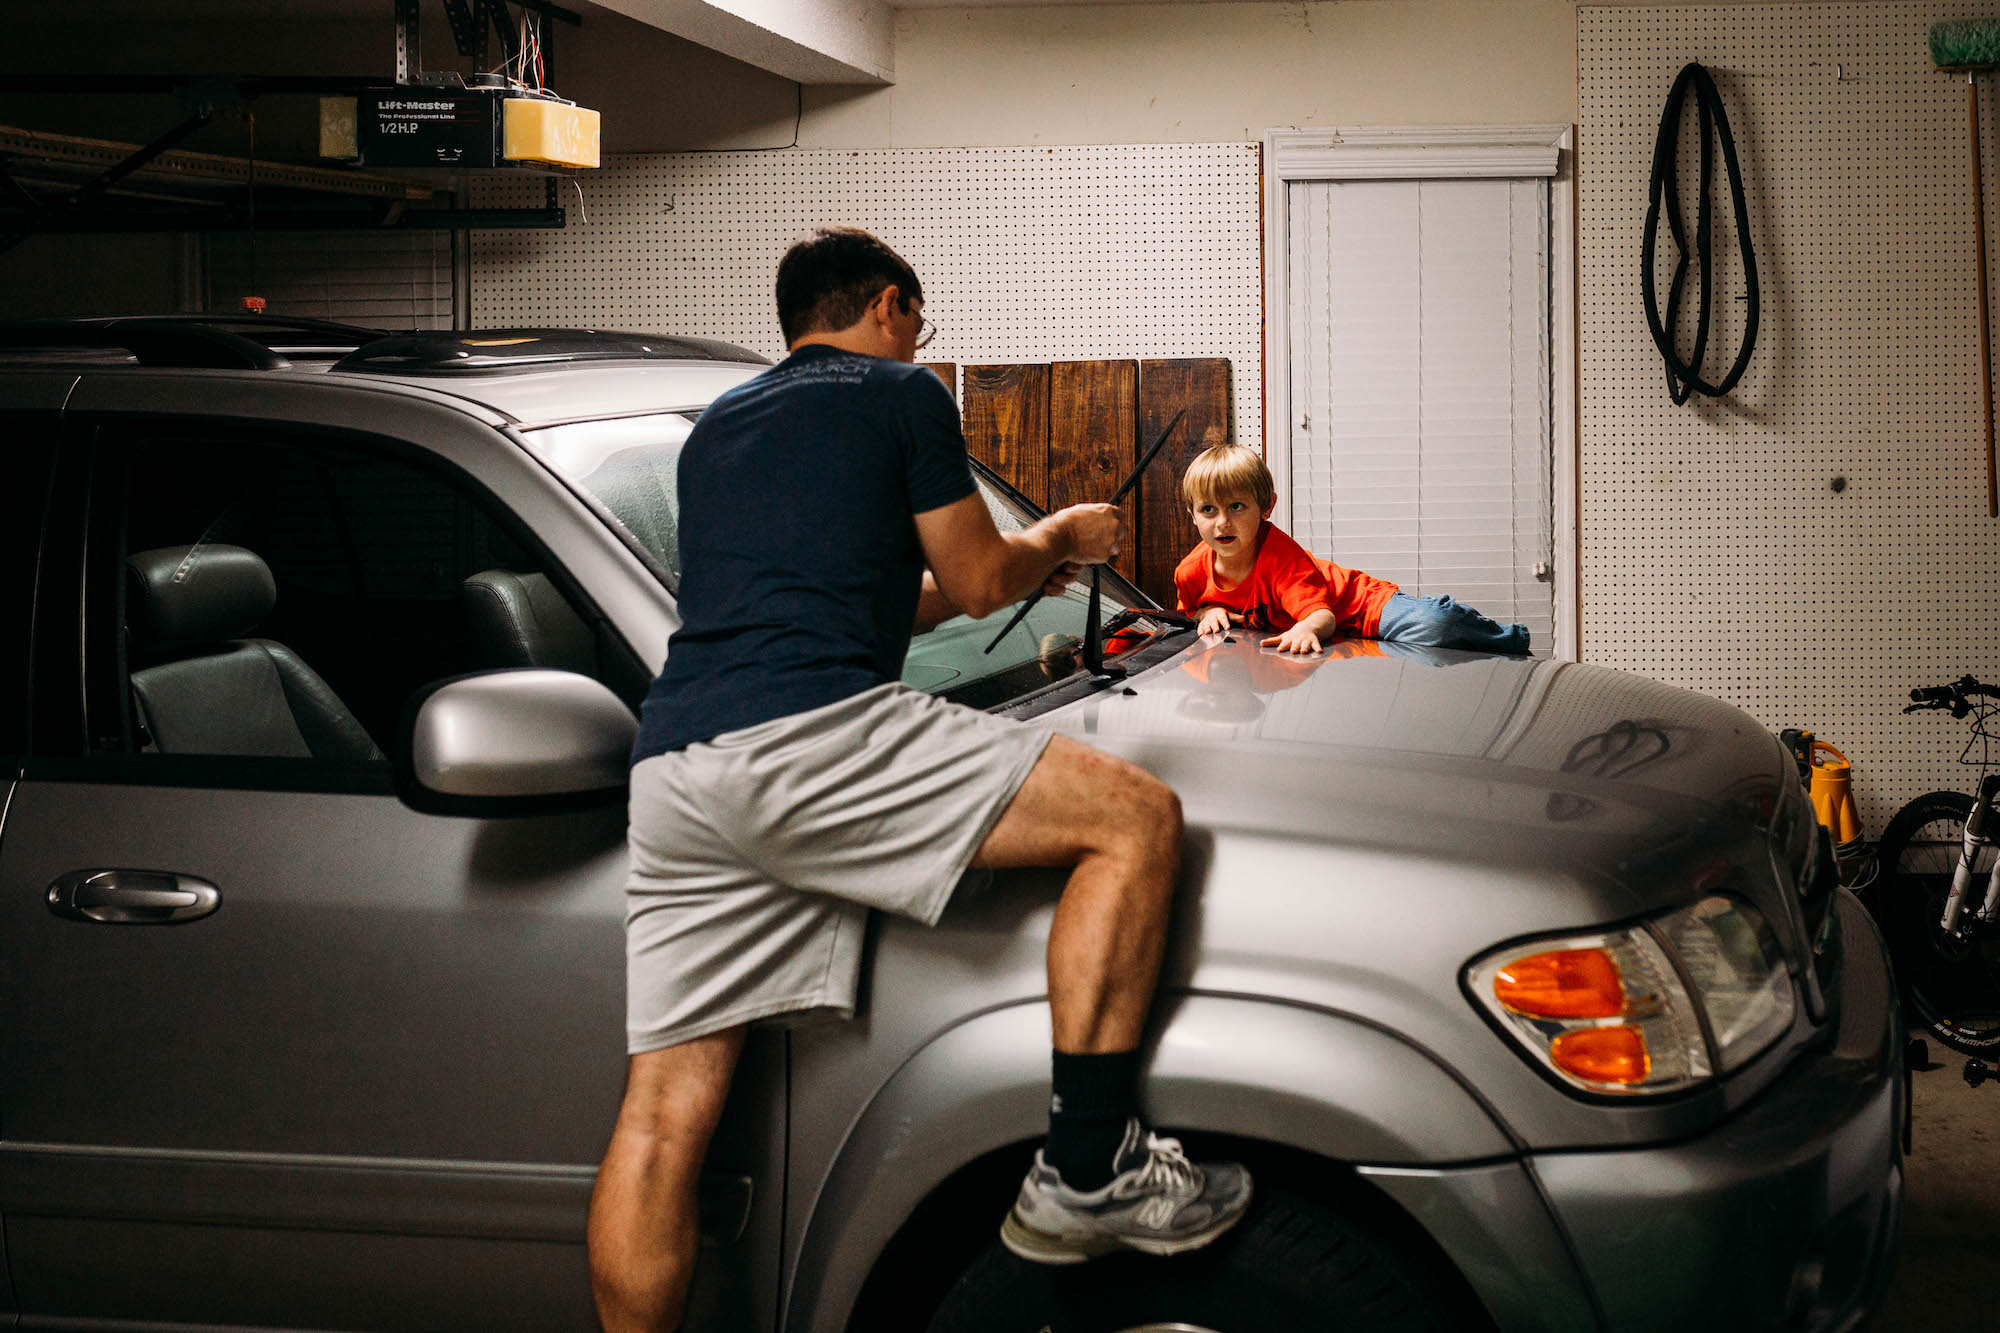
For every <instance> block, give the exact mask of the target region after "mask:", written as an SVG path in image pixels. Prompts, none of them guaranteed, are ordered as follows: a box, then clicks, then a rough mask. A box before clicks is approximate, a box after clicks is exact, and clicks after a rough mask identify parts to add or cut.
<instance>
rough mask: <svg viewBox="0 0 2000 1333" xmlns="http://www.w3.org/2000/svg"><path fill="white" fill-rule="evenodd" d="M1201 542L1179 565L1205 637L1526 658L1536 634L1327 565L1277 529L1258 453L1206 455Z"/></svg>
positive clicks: (1194, 510)
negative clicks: (1333, 641)
mask: <svg viewBox="0 0 2000 1333" xmlns="http://www.w3.org/2000/svg"><path fill="white" fill-rule="evenodd" d="M1181 498H1182V499H1183V500H1184V501H1185V502H1186V503H1187V507H1188V512H1189V513H1190V514H1191V515H1192V516H1193V518H1194V530H1195V533H1196V534H1197V535H1198V536H1199V537H1200V538H1201V545H1199V546H1197V547H1195V548H1194V550H1192V551H1190V552H1188V554H1187V557H1186V558H1185V559H1183V560H1182V561H1181V562H1180V564H1179V565H1178V566H1177V567H1176V568H1175V569H1174V591H1175V593H1176V595H1177V596H1178V598H1179V601H1180V609H1181V612H1182V614H1184V615H1198V616H1199V618H1200V619H1199V622H1198V625H1199V629H1200V632H1201V633H1203V634H1219V633H1221V632H1222V631H1223V630H1225V629H1227V628H1228V627H1229V626H1231V625H1248V626H1251V627H1257V628H1264V629H1271V630H1276V631H1277V633H1275V634H1273V635H1272V636H1271V637H1270V638H1267V639H1264V640H1263V641H1262V642H1263V644H1264V646H1265V647H1267V648H1276V649H1277V650H1278V651H1279V652H1282V653H1316V652H1318V651H1320V649H1321V647H1322V645H1323V643H1324V641H1325V640H1326V639H1327V638H1328V637H1330V636H1331V635H1333V634H1334V633H1343V634H1353V635H1359V636H1361V637H1362V638H1369V639H1381V640H1383V641H1385V642H1390V643H1410V644H1419V645H1423V646H1426V647H1432V648H1471V649H1475V650H1477V651H1480V652H1490V653H1525V652H1527V651H1528V628H1527V626H1525V625H1501V624H1499V623H1497V622H1495V621H1493V620H1489V619H1488V618H1487V617H1485V616H1483V615H1481V614H1480V613H1479V612H1477V611H1475V610H1473V609H1472V608H1471V607H1469V606H1465V605H1462V604H1461V603H1459V602H1456V601H1454V600H1452V598H1451V597H1449V596H1441V597H1411V596H1409V595H1408V594H1406V593H1404V592H1401V591H1399V590H1398V589H1397V587H1396V585H1395V584H1393V583H1389V582H1387V581H1385V580H1383V579H1378V578H1374V577H1372V576H1370V575H1368V574H1364V573H1362V572H1361V571H1360V570H1358V569H1343V568H1341V567H1340V566H1339V565H1336V564H1332V563H1330V562H1328V561H1325V560H1322V559H1320V558H1319V557H1318V556H1316V555H1314V554H1312V553H1311V552H1310V551H1307V550H1306V549H1305V548H1304V547H1303V546H1300V545H1299V544H1298V543H1297V542H1295V541H1293V540H1292V539H1291V537H1290V536H1288V535H1287V534H1286V533H1285V532H1283V531H1282V530H1280V529H1279V528H1277V527H1275V526H1273V525H1272V523H1271V507H1272V506H1273V505H1274V504H1275V503H1276V502H1277V487H1276V484H1275V483H1274V482H1273V481H1272V480H1271V470H1270V469H1269V468H1267V467H1265V466H1264V460H1263V459H1262V458H1261V457H1260V456H1258V454H1257V452H1256V451H1255V450H1254V449H1246V448H1244V447H1243V446H1242V445H1240V444H1224V445H1218V446H1216V447H1215V448H1213V449H1208V450H1204V451H1203V452H1202V453H1201V454H1199V455H1197V456H1196V457H1195V460H1194V462H1193V463H1191V464H1189V465H1188V470H1187V475H1186V476H1185V477H1183V478H1182V479H1181Z"/></svg>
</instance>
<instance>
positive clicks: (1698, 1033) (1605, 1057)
mask: <svg viewBox="0 0 2000 1333" xmlns="http://www.w3.org/2000/svg"><path fill="white" fill-rule="evenodd" d="M1466 983H1467V985H1468V986H1469V988H1470V989H1471V991H1472V994H1473V996H1474V998H1476V999H1477V1000H1478V1001H1479V1002H1480V1004H1481V1005H1483V1006H1484V1007H1485V1008H1486V1009H1487V1010H1488V1011H1489V1012H1490V1013H1491V1014H1492V1015H1493V1016H1494V1017H1495V1018H1496V1019H1497V1020H1498V1021H1499V1023H1500V1026H1501V1028H1502V1029H1503V1030H1504V1031H1506V1032H1507V1033H1508V1034H1509V1035H1511V1036H1512V1037H1513V1038H1514V1039H1515V1040H1516V1041H1517V1042H1518V1043H1519V1044H1520V1045H1521V1047H1522V1048H1523V1049H1524V1050H1526V1051H1527V1053H1528V1054H1529V1055H1530V1056H1532V1057H1533V1058H1534V1059H1535V1060H1536V1061H1538V1062H1539V1063H1540V1064H1542V1065H1543V1066H1544V1067H1545V1068H1547V1069H1548V1070H1550V1071H1551V1072H1552V1073H1554V1074H1555V1075H1556V1076H1557V1077H1558V1078H1560V1079H1561V1080H1562V1081H1563V1082H1565V1083H1567V1084H1569V1085H1570V1086H1571V1087H1575V1088H1581V1089H1583V1090H1584V1091H1586V1092H1598V1093H1611V1094H1614V1095H1622V1096H1632V1095H1649V1094H1657V1093H1665V1092H1678V1091H1680V1090H1681V1089H1684V1088H1690V1087H1693V1086H1695V1085H1696V1084H1698V1083H1701V1082H1703V1081H1704V1080H1706V1079H1709V1078H1711V1077H1713V1076H1714V1074H1715V1073H1716V1072H1718V1071H1719V1072H1722V1073H1728V1072H1729V1071H1730V1070H1732V1069H1736V1068H1739V1067H1741V1066H1742V1065H1744V1064H1746V1063H1748V1062H1749V1061H1750V1060H1751V1059H1752V1058H1753V1057H1755V1056H1756V1055H1757V1054H1758V1053H1759V1052H1760V1051H1762V1050H1763V1049H1764V1048H1765V1047H1766V1046H1768V1045H1769V1044H1770V1043H1771V1042H1773V1041H1775V1040H1776V1039H1777V1038H1778V1036H1779V1035H1780V1034H1781V1033H1783V1032H1784V1031H1785V1029H1786V1028H1788V1027H1790V1026H1791V1022H1792V1012H1793V1007H1794V1005H1795V1003H1796V1001H1795V998H1794V991H1793V987H1792V983H1791V975H1790V973H1789V972H1788V971H1787V970H1786V968H1785V965H1784V961H1783V957H1782V955H1781V953H1780V952H1779V949H1778V946H1777V942H1776V940H1775V939H1774V937H1773V936H1772V934H1771V930H1770V927H1769V926H1768V925H1767V924H1766V922H1765V920H1764V918H1763V916H1762V915H1761V914H1759V913H1758V911H1757V910H1756V909H1755V908H1753V907H1751V906H1749V905H1748V904H1747V903H1743V902H1739V901H1737V900H1736V899H1734V898H1726V897H1722V896H1720V895H1712V896H1709V897H1706V898H1703V899H1701V900H1700V901H1699V902H1697V903H1695V904H1694V905H1693V906H1692V907H1686V908H1682V909H1681V910H1679V911H1676V912H1671V913H1668V914H1667V915H1665V916H1662V917H1657V918H1655V919H1653V920H1651V921H1648V922H1645V923H1643V924H1641V925H1637V926H1633V927H1630V928H1629V929H1625V930H1614V931H1604V932H1601V933H1597V934H1587V935H1569V936H1563V937H1561V938H1556V939H1544V940H1536V941H1532V942H1529V943H1523V944H1515V945H1510V946H1509V947H1507V948H1504V949H1499V950H1495V951H1494V952H1493V953H1490V954H1488V955H1486V956H1485V957H1484V958H1481V959H1478V960H1475V961H1474V962H1473V963H1472V964H1471V965H1470V967H1468V968H1467V970H1466Z"/></svg>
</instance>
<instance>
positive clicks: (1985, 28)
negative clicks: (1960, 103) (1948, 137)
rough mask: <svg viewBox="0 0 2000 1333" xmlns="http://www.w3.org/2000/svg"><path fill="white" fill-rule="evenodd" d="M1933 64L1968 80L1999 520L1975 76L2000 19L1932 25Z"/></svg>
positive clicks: (1989, 480) (1984, 403) (1998, 61)
mask: <svg viewBox="0 0 2000 1333" xmlns="http://www.w3.org/2000/svg"><path fill="white" fill-rule="evenodd" d="M1930 41H1931V61H1932V63H1933V64H1935V65H1936V66H1937V67H1938V68H1939V69H1942V70H1948V71H1950V72H1951V73H1954V74H1963V75H1965V104H1966V106H1967V107H1968V108H1969V114H1970V116H1971V120H1972V221H1973V232H1974V236H1975V237H1976V238H1977V243H1978V248H1979V380H1980V384H1981V385H1982V386H1983V388H1984V392H1982V393H1981V394H1980V395H1979V405H1980V409H1981V411H1983V412H1984V413H1985V417H1986V515H1987V517H1988V518H1994V517H2000V487H1996V485H1995V481H1994V474H1993V354H1992V337H1993V335H1992V331H1991V328H1990V327H1989V323H1988V319H1987V314H1986V204H1985V199H1984V196H1983V195H1982V193H1981V191H1982V188H1983V186H1982V184H1981V181H1980V177H1979V89H1978V87H1977V85H1975V84H1974V83H1973V81H1972V76H1973V75H1975V74H1977V73H1978V72H1979V71H1981V70H1987V69H1993V68H1995V67H1996V66H2000V19H1946V20H1945V21H1944V22H1942V23H1933V24H1931V32H1930Z"/></svg>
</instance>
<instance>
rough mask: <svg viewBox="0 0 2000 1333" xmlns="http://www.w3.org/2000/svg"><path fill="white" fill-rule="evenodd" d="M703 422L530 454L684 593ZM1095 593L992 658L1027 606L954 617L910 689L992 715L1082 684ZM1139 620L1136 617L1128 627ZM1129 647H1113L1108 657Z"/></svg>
mask: <svg viewBox="0 0 2000 1333" xmlns="http://www.w3.org/2000/svg"><path fill="white" fill-rule="evenodd" d="M699 413H700V409H699V408H690V409H688V410H687V411H684V412H669V413H660V414H656V415H650V416H640V417H620V418H617V419H615V420H608V421H580V422H572V423H570V424H568V425H561V426H547V427H544V428H542V429H540V430H532V431H527V432H524V434H523V438H524V439H525V440H526V441H527V443H528V446H529V448H531V449H533V450H534V451H535V452H536V453H537V454H538V455H540V456H541V458H542V459H544V460H545V461H546V462H547V463H548V464H549V465H550V466H551V467H553V468H554V469H555V470H556V471H557V472H558V473H560V474H561V475H562V476H564V477H566V478H568V479H569V480H570V481H572V482H574V483H575V484H576V485H577V486H578V487H579V488H580V489H581V490H582V492H583V493H584V494H585V495H586V496H587V497H588V498H589V499H591V500H593V501H595V507H596V508H597V509H598V510H599V514H600V517H602V518H604V519H605V520H606V521H608V522H609V523H610V524H611V525H612V527H613V528H614V530H618V531H619V532H620V534H621V536H623V537H624V539H625V541H626V544H627V545H629V546H631V547H632V548H633V549H634V550H635V551H637V552H638V553H639V554H640V556H641V558H643V559H644V560H645V561H646V563H647V564H648V565H649V566H650V567H652V569H653V572H654V574H655V575H657V576H658V577H659V578H660V579H661V580H662V581H663V582H664V583H665V584H666V585H667V588H668V589H669V591H673V592H678V591H679V589H680V577H681V560H680V522H679V515H678V513H677V511H676V504H677V498H676V493H675V489H674V478H675V471H676V469H677V467H678V466H679V463H680V456H681V446H683V445H684V444H686V443H687V437H688V433H689V432H690V431H691V430H693V429H694V421H695V417H696V416H697V415H699ZM973 476H974V477H975V478H976V479H977V480H978V482H979V493H980V497H981V498H982V499H984V500H985V501H986V508H987V510H988V512H990V513H991V514H992V515H993V522H994V524H995V525H996V526H997V527H998V528H999V529H1000V530H1001V531H1002V532H1019V531H1021V530H1022V529H1023V528H1026V527H1027V526H1028V525H1029V524H1031V523H1033V522H1034V521H1035V519H1036V517H1038V515H1036V514H1035V513H1034V511H1033V510H1032V509H1031V508H1030V507H1029V506H1027V505H1026V504H1024V503H1021V502H1019V501H1017V500H1015V499H1014V498H1012V497H1010V496H1009V495H1007V494H1006V493H1005V492H1004V491H1002V490H1001V488H1000V487H999V486H997V485H995V484H994V483H993V482H992V481H991V479H990V478H988V477H987V476H986V474H985V473H984V472H982V471H981V470H980V469H978V468H974V469H973ZM1101 592H1102V596H1101V606H1100V609H1099V616H1100V619H1101V620H1102V621H1104V622H1109V621H1111V620H1112V618H1113V617H1115V616H1117V615H1118V613H1119V612H1121V611H1124V610H1125V609H1126V608H1127V607H1129V606H1135V605H1140V604H1141V603H1140V601H1139V599H1137V598H1135V597H1134V596H1132V594H1131V593H1130V592H1129V591H1128V588H1127V585H1126V584H1125V583H1124V582H1123V581H1122V580H1120V579H1117V578H1115V577H1110V576H1107V577H1105V578H1104V580H1103V587H1102V590H1101ZM1089 593H1090V584H1089V581H1088V580H1087V579H1086V580H1082V581H1079V582H1078V583H1076V584H1074V585H1072V586H1071V587H1070V588H1069V589H1068V590H1067V591H1065V592H1064V593H1063V594H1062V595H1061V596H1059V597H1045V598H1043V599H1042V600H1041V601H1040V602H1038V603H1036V605H1035V606H1034V607H1033V608H1032V609H1031V610H1030V611H1029V612H1028V615H1027V618H1026V619H1024V620H1023V621H1022V622H1021V623H1020V624H1019V625H1016V626H1015V627H1014V628H1013V629H1011V630H1009V631H1008V632H1007V634H1006V637H1005V638H1003V639H1001V641H1000V642H999V644H998V645H997V646H995V647H994V649H993V651H992V652H990V653H989V652H987V651H986V645H987V644H989V643H992V642H993V637H994V636H995V635H996V634H998V633H999V632H1000V628H1001V626H1003V625H1005V624H1006V623H1007V622H1008V621H1009V620H1011V619H1013V617H1014V613H1015V612H1016V611H1018V610H1020V604H1019V603H1018V602H1017V603H1015V604H1014V605H1012V606H1009V607H1006V608H1005V609H1003V610H1000V611H996V612H994V613H993V614H992V615H990V616H986V617H983V618H982V619H978V620H974V619H972V618H971V617H970V616H955V617H953V618H952V619H950V620H947V621H945V622H944V623H943V624H941V625H938V626H936V627H935V628H933V629H930V630H928V631H926V632H925V633H922V634H919V635H917V636H916V637H915V638H913V639H911V640H910V651H909V656H908V657H907V658H906V659H905V660H904V663H903V682H904V684H906V685H910V686H913V687H914V688H916V689H920V690H925V691H928V692H929V693H932V694H942V695H945V696H946V697H947V698H950V699H953V700H955V701H957V702H959V703H965V704H969V705H971V706H973V707H975V708H991V707H993V706H995V705H996V704H1001V703H1005V702H1007V701H1008V700H1010V699H1014V698H1018V697H1020V696H1021V695H1023V694H1027V693H1029V692H1031V691H1033V690H1036V689H1039V688H1040V687H1042V686H1044V685H1047V684H1049V683H1051V682H1053V681H1057V680H1061V679H1063V678H1064V677H1067V676H1071V675H1074V674H1075V673H1076V672H1078V671H1079V670H1081V669H1082V667H1081V662H1080V656H1079V650H1080V649H1081V646H1082V640H1083V631H1084V618H1085V616H1086V614H1087V613H1088V610H1089ZM1132 619H1133V617H1131V616H1127V617H1124V619H1123V620H1121V621H1120V622H1119V623H1120V624H1121V625H1122V624H1124V623H1126V622H1128V621H1131V620H1132ZM1113 628H1116V626H1114V627H1113ZM1132 628H1133V629H1135V630H1137V631H1140V632H1142V633H1145V634H1151V633H1153V632H1155V631H1158V630H1160V629H1161V628H1163V627H1162V626H1161V625H1158V624H1155V623H1153V622H1152V621H1150V620H1142V621H1140V622H1139V623H1138V624H1136V625H1134V626H1133V627H1132ZM1127 646H1130V645H1129V644H1124V643H1119V642H1114V643H1113V644H1111V645H1108V646H1107V649H1106V651H1107V652H1114V651H1117V650H1118V649H1119V648H1121V647H1127Z"/></svg>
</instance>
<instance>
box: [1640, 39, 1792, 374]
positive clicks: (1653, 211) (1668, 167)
mask: <svg viewBox="0 0 2000 1333" xmlns="http://www.w3.org/2000/svg"><path fill="white" fill-rule="evenodd" d="M1690 92H1692V93H1693V94H1694V97H1695V109H1696V112H1697V114H1698V116H1699V119H1700V134H1701V187H1700V193H1699V195H1698V196H1697V197H1696V200H1695V256H1696V258H1698V259H1699V260H1700V261H1701V296H1700V304H1699V305H1698V306H1697V307H1696V308H1695V326H1694V348H1693V351H1692V353H1691V355H1690V356H1689V358H1688V359H1687V360H1685V361H1683V360H1682V359H1681V358H1680V355H1679V353H1678V352H1677V351H1676V350H1675V346H1674V333H1675V331H1676V330H1677V329H1678V328H1679V325H1680V313H1681V293H1682V285H1683V283H1684V282H1685V281H1686V279H1687V270H1688V245H1687V235H1686V232H1685V231H1684V230H1683V228H1682V225H1681V195H1680V182H1679V179H1678V178H1679V174H1680V139H1681V114H1682V108H1683V106H1684V104H1685V103H1686V101H1687V98H1688V94H1689V93H1690ZM1711 133H1713V135H1714V136H1715V139H1716V142H1718V143H1719V144H1720V145H1721V147H1722V165H1723V168H1724V169H1725V170H1726V171H1727V172H1728V174H1729V197H1730V200H1731V202H1732V203H1733V204H1734V206H1735V213H1736V244H1737V246H1738V248H1739V250H1740V251H1741V253H1742V256H1743V288H1744V294H1745V297H1746V299H1747V301H1748V306H1747V308H1746V310H1745V312H1744V317H1743V350H1742V351H1740V352H1738V353H1737V354H1736V362H1735V364H1734V365H1732V366H1731V367H1730V368H1729V373H1728V374H1727V375H1725V376H1723V377H1722V381H1721V383H1719V384H1711V383H1709V382H1708V381H1707V380H1705V379H1703V378H1702V377H1701V362H1702V358H1703V356H1704V355H1705V354H1706V353H1707V351H1708V334H1709V329H1710V326H1711V325H1712V324H1713V323H1714V320H1713V319H1712V318H1711V316H1710V305H1711V302H1712V301H1713V299H1714V293H1715V267H1714V264H1713V263H1712V261H1711V257H1710V240H1711V235H1710V233H1711V228H1710V226H1709V220H1708V192H1709V183H1710V181H1711V179H1712V178H1713V176H1714V174H1715V150H1714V148H1713V147H1711V145H1710V143H1709V136H1710V134H1711ZM1662 209H1664V210H1665V212H1666V215H1667V228H1668V230H1669V231H1670V232H1671V233H1672V235H1673V238H1674V248H1675V249H1676V250H1677V251H1679V254H1680V257H1679V259H1677V260H1676V261H1675V263H1674V276H1673V280H1672V281H1671V282H1670V283H1669V284H1668V287H1667V309H1666V317H1665V319H1664V320H1663V319H1662V318H1661V316H1660V305H1659V298H1658V297H1657V296H1656V295H1655V294H1654V292H1653V258H1654V255H1655V253H1656V251H1657V249H1658V242H1659V232H1660V213H1661V211H1662ZM1639 278H1640V290H1641V291H1642V292H1643V293H1644V295H1645V300H1646V326H1647V327H1648V328H1649V329H1651V330H1652V334H1653V344H1654V346H1656V347H1658V348H1659V350H1660V355H1661V357H1663V358H1664V359H1665V361H1666V365H1667V393H1668V394H1669V395H1670V396H1671V397H1672V398H1673V400H1674V402H1676V403H1685V402H1686V401H1687V400H1688V397H1689V395H1691V394H1693V393H1697V392H1699V393H1703V394H1706V395H1708V396H1709V397H1711V398H1720V397H1722V395H1724V394H1726V393H1728V392H1729V391H1730V390H1731V389H1733V388H1735V387H1736V382H1737V381H1738V380H1740V379H1742V378H1743V371H1744V368H1745V367H1746V366H1748V365H1749V364H1750V350H1751V348H1753V347H1754V346H1756V343H1757V321H1758V318H1759V316H1760V315H1761V314H1762V312H1763V298H1762V295H1761V293H1760V292H1759V290H1758V287H1757V255H1756V251H1755V250H1754V249H1753V248H1752V246H1751V244H1750V209H1749V206H1748V205H1747V204H1746V203H1745V202H1744V199H1743V171H1742V168H1741V167H1740V166H1739V165H1738V164H1737V161H1736V140H1735V137H1734V136H1733V135H1731V134H1730V132H1729V116H1728V113H1727V112H1725V111H1724V110H1723V106H1722V94H1721V93H1719V92H1717V91H1716V87H1715V80H1714V78H1712V77H1711V76H1710V75H1709V72H1708V71H1707V70H1706V69H1703V68H1702V67H1701V65H1700V64H1699V63H1695V62H1690V63H1689V64H1688V65H1687V66H1686V67H1685V68H1683V69H1682V70H1681V72H1680V75H1679V77H1677V78H1676V79H1675V80H1674V86H1673V89H1672V90H1671V91H1670V92H1668V94H1667V105H1666V108H1665V110H1663V111H1662V112H1661V113H1660V131H1659V135H1658V137H1656V138H1655V139H1654V140H1653V180H1652V185H1651V187H1650V189H1649V190H1648V194H1647V202H1646V234H1645V240H1644V242H1643V243H1642V244H1641V246H1640V257H1639Z"/></svg>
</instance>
